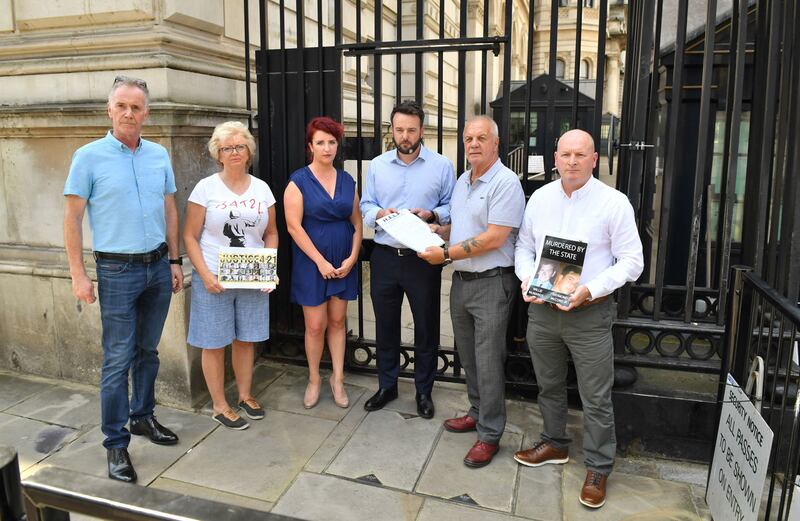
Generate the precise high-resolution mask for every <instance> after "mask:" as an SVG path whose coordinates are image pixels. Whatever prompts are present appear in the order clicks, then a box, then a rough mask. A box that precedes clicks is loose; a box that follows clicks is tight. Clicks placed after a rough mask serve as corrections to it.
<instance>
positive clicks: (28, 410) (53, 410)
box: [6, 385, 100, 431]
mask: <svg viewBox="0 0 800 521" xmlns="http://www.w3.org/2000/svg"><path fill="white" fill-rule="evenodd" d="M6 412H8V413H10V414H16V415H17V416H25V417H26V418H31V419H34V420H40V421H43V422H47V423H54V424H56V425H63V426H65V427H72V428H74V429H80V430H84V431H87V430H89V429H91V428H92V427H94V426H96V425H99V424H100V395H99V393H98V390H97V389H94V388H91V387H78V386H74V387H73V386H63V385H59V386H53V387H51V388H50V389H47V390H45V391H43V392H41V393H37V394H36V395H34V396H32V397H31V398H29V399H27V400H25V401H24V402H22V403H19V404H17V405H15V406H14V407H11V408H9V409H7V410H6Z"/></svg>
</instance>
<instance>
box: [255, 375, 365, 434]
mask: <svg viewBox="0 0 800 521" xmlns="http://www.w3.org/2000/svg"><path fill="white" fill-rule="evenodd" d="M329 377H330V373H327V372H323V373H322V385H321V387H320V394H319V402H318V403H317V405H316V406H315V407H312V408H311V409H306V408H305V407H304V406H303V397H304V396H305V392H306V385H307V384H308V371H307V370H305V369H298V368H292V369H290V370H287V371H286V372H284V373H283V374H282V375H281V376H280V377H279V378H277V379H276V380H275V381H274V382H272V384H271V385H270V386H269V387H267V388H266V389H265V390H264V391H263V392H262V393H261V394H260V395H259V396H258V399H259V401H261V403H263V404H264V407H267V408H268V409H275V410H279V411H285V412H292V413H296V414H305V415H308V416H315V417H317V418H325V419H327V420H334V421H340V420H341V419H342V418H344V417H345V416H346V415H347V413H348V412H349V411H350V409H351V408H352V407H353V405H354V404H355V402H357V401H358V399H359V398H360V397H361V395H363V394H364V392H365V389H364V388H362V387H356V386H353V385H348V384H347V383H345V386H344V387H345V390H346V391H347V396H348V397H349V398H350V404H351V405H350V407H348V408H347V409H343V408H341V407H339V406H338V405H336V404H335V403H334V402H333V393H332V392H331V386H330V383H329V382H328V378H329ZM362 407H363V405H362Z"/></svg>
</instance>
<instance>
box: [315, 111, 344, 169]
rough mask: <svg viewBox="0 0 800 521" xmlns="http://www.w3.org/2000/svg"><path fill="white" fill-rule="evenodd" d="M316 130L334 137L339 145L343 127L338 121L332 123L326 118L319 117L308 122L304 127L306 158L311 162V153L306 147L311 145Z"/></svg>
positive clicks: (331, 120) (342, 135)
mask: <svg viewBox="0 0 800 521" xmlns="http://www.w3.org/2000/svg"><path fill="white" fill-rule="evenodd" d="M318 130H321V131H322V132H326V133H328V134H330V135H331V136H333V137H335V138H336V142H337V143H339V144H340V145H341V144H342V139H343V138H344V127H343V126H342V124H341V123H339V122H338V121H334V120H333V119H331V118H329V117H328V116H319V117H316V118H314V119H312V120H311V121H309V122H308V126H306V157H307V158H308V160H309V161H311V151H310V150H309V149H308V145H309V144H311V140H312V138H313V137H314V133H315V132H316V131H318Z"/></svg>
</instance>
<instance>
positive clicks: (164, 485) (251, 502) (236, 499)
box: [150, 478, 274, 512]
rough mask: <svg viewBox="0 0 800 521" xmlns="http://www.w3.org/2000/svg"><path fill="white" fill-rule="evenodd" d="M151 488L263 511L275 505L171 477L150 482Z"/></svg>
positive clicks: (267, 510)
mask: <svg viewBox="0 0 800 521" xmlns="http://www.w3.org/2000/svg"><path fill="white" fill-rule="evenodd" d="M150 488H157V489H161V490H168V491H170V492H176V493H178V494H186V495H187V496H194V497H199V498H202V499H208V500H211V501H217V502H218V503H226V504H228V505H237V506H241V507H247V508H252V509H253V510H260V511H262V512H269V511H270V509H272V507H273V506H274V504H273V503H270V502H269V501H259V500H257V499H253V498H249V497H245V496H239V495H236V494H229V493H227V492H222V491H221V490H214V489H212V488H206V487H201V486H198V485H193V484H191V483H186V482H183V481H177V480H174V479H169V478H158V479H156V480H155V481H153V482H152V483H151V484H150Z"/></svg>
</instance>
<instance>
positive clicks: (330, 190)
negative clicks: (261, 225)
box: [283, 117, 362, 409]
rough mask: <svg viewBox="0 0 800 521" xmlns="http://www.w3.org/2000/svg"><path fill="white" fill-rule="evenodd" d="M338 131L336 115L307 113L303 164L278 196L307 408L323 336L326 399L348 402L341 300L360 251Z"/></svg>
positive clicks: (354, 290) (351, 294)
mask: <svg viewBox="0 0 800 521" xmlns="http://www.w3.org/2000/svg"><path fill="white" fill-rule="evenodd" d="M343 137H344V128H343V127H342V125H341V124H339V123H337V122H336V121H333V120H332V119H330V118H327V117H319V118H314V119H312V120H311V122H310V123H309V124H308V127H307V128H306V146H307V147H308V148H307V154H308V157H309V160H310V163H309V164H308V166H305V167H303V168H301V169H299V170H296V171H295V172H293V173H292V175H291V176H290V178H289V184H288V185H287V186H286V191H285V192H284V197H283V203H284V209H285V212H286V226H287V227H288V229H289V234H290V235H291V236H292V239H293V242H292V288H291V298H292V302H296V303H297V304H300V305H302V306H303V317H304V319H305V327H306V333H305V346H306V358H307V360H308V386H307V387H306V392H305V396H304V397H303V406H304V407H305V408H306V409H310V408H312V407H314V406H315V405H316V404H317V401H318V400H319V393H320V385H321V381H320V375H319V363H320V359H321V358H322V350H323V348H324V346H325V338H326V336H327V340H328V349H329V350H330V352H331V362H332V364H333V375H332V376H331V378H330V384H331V391H332V392H333V401H334V402H335V403H336V405H338V406H339V407H344V408H346V407H348V405H349V400H348V398H347V392H346V391H345V389H344V351H345V318H346V316H347V301H348V300H355V299H356V297H357V295H358V275H357V273H356V271H355V270H354V269H353V268H354V267H355V265H356V262H357V261H358V252H359V250H360V249H361V226H362V225H361V212H360V211H359V209H358V194H357V193H356V184H355V181H354V180H353V178H352V177H350V174H348V173H347V172H345V171H344V170H340V169H338V168H336V167H334V166H333V160H334V158H335V157H336V151H337V150H338V148H339V145H340V144H341V142H342V138H343ZM326 330H327V335H326Z"/></svg>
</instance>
